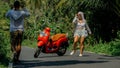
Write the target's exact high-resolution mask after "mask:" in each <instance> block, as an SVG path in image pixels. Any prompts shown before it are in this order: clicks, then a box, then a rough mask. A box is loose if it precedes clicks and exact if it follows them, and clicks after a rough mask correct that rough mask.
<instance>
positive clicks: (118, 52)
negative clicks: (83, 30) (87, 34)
mask: <svg viewBox="0 0 120 68" xmlns="http://www.w3.org/2000/svg"><path fill="white" fill-rule="evenodd" d="M85 49H86V51H92V52H95V53H101V54H107V55H111V56H120V40H115V41H111V42H109V43H99V44H95V45H93V46H86V48H85Z"/></svg>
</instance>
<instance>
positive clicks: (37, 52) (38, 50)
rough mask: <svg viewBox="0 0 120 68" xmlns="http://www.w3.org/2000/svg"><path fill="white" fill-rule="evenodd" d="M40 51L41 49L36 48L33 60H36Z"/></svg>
mask: <svg viewBox="0 0 120 68" xmlns="http://www.w3.org/2000/svg"><path fill="white" fill-rule="evenodd" d="M41 50H42V47H39V48H36V50H35V53H34V58H38V56H39V54H40V52H41Z"/></svg>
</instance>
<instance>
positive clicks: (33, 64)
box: [13, 60, 108, 68]
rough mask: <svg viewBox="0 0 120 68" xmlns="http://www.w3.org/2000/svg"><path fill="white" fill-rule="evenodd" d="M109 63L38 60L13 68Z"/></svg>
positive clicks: (21, 63)
mask: <svg viewBox="0 0 120 68" xmlns="http://www.w3.org/2000/svg"><path fill="white" fill-rule="evenodd" d="M105 62H108V61H91V60H89V61H78V60H65V61H63V60H62V61H40V60H39V61H38V60H28V61H26V60H21V62H20V63H19V64H16V65H14V67H13V68H30V67H39V66H64V65H74V64H93V63H105Z"/></svg>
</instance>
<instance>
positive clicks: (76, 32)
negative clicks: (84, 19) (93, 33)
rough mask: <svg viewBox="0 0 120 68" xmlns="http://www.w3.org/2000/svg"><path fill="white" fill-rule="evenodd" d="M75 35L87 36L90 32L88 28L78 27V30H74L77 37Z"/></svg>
mask: <svg viewBox="0 0 120 68" xmlns="http://www.w3.org/2000/svg"><path fill="white" fill-rule="evenodd" d="M75 36H78V37H87V36H88V33H87V31H86V30H79V29H77V30H75V32H74V37H75Z"/></svg>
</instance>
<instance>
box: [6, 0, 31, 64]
mask: <svg viewBox="0 0 120 68" xmlns="http://www.w3.org/2000/svg"><path fill="white" fill-rule="evenodd" d="M28 16H30V13H29V12H28V11H27V10H26V9H25V8H24V7H23V6H22V7H21V5H20V2H19V1H15V2H14V6H13V9H11V10H9V11H8V12H7V13H6V17H7V18H9V19H10V41H11V50H12V52H13V54H14V56H13V61H14V62H17V61H19V56H20V52H21V43H22V36H23V31H24V18H25V17H28Z"/></svg>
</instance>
